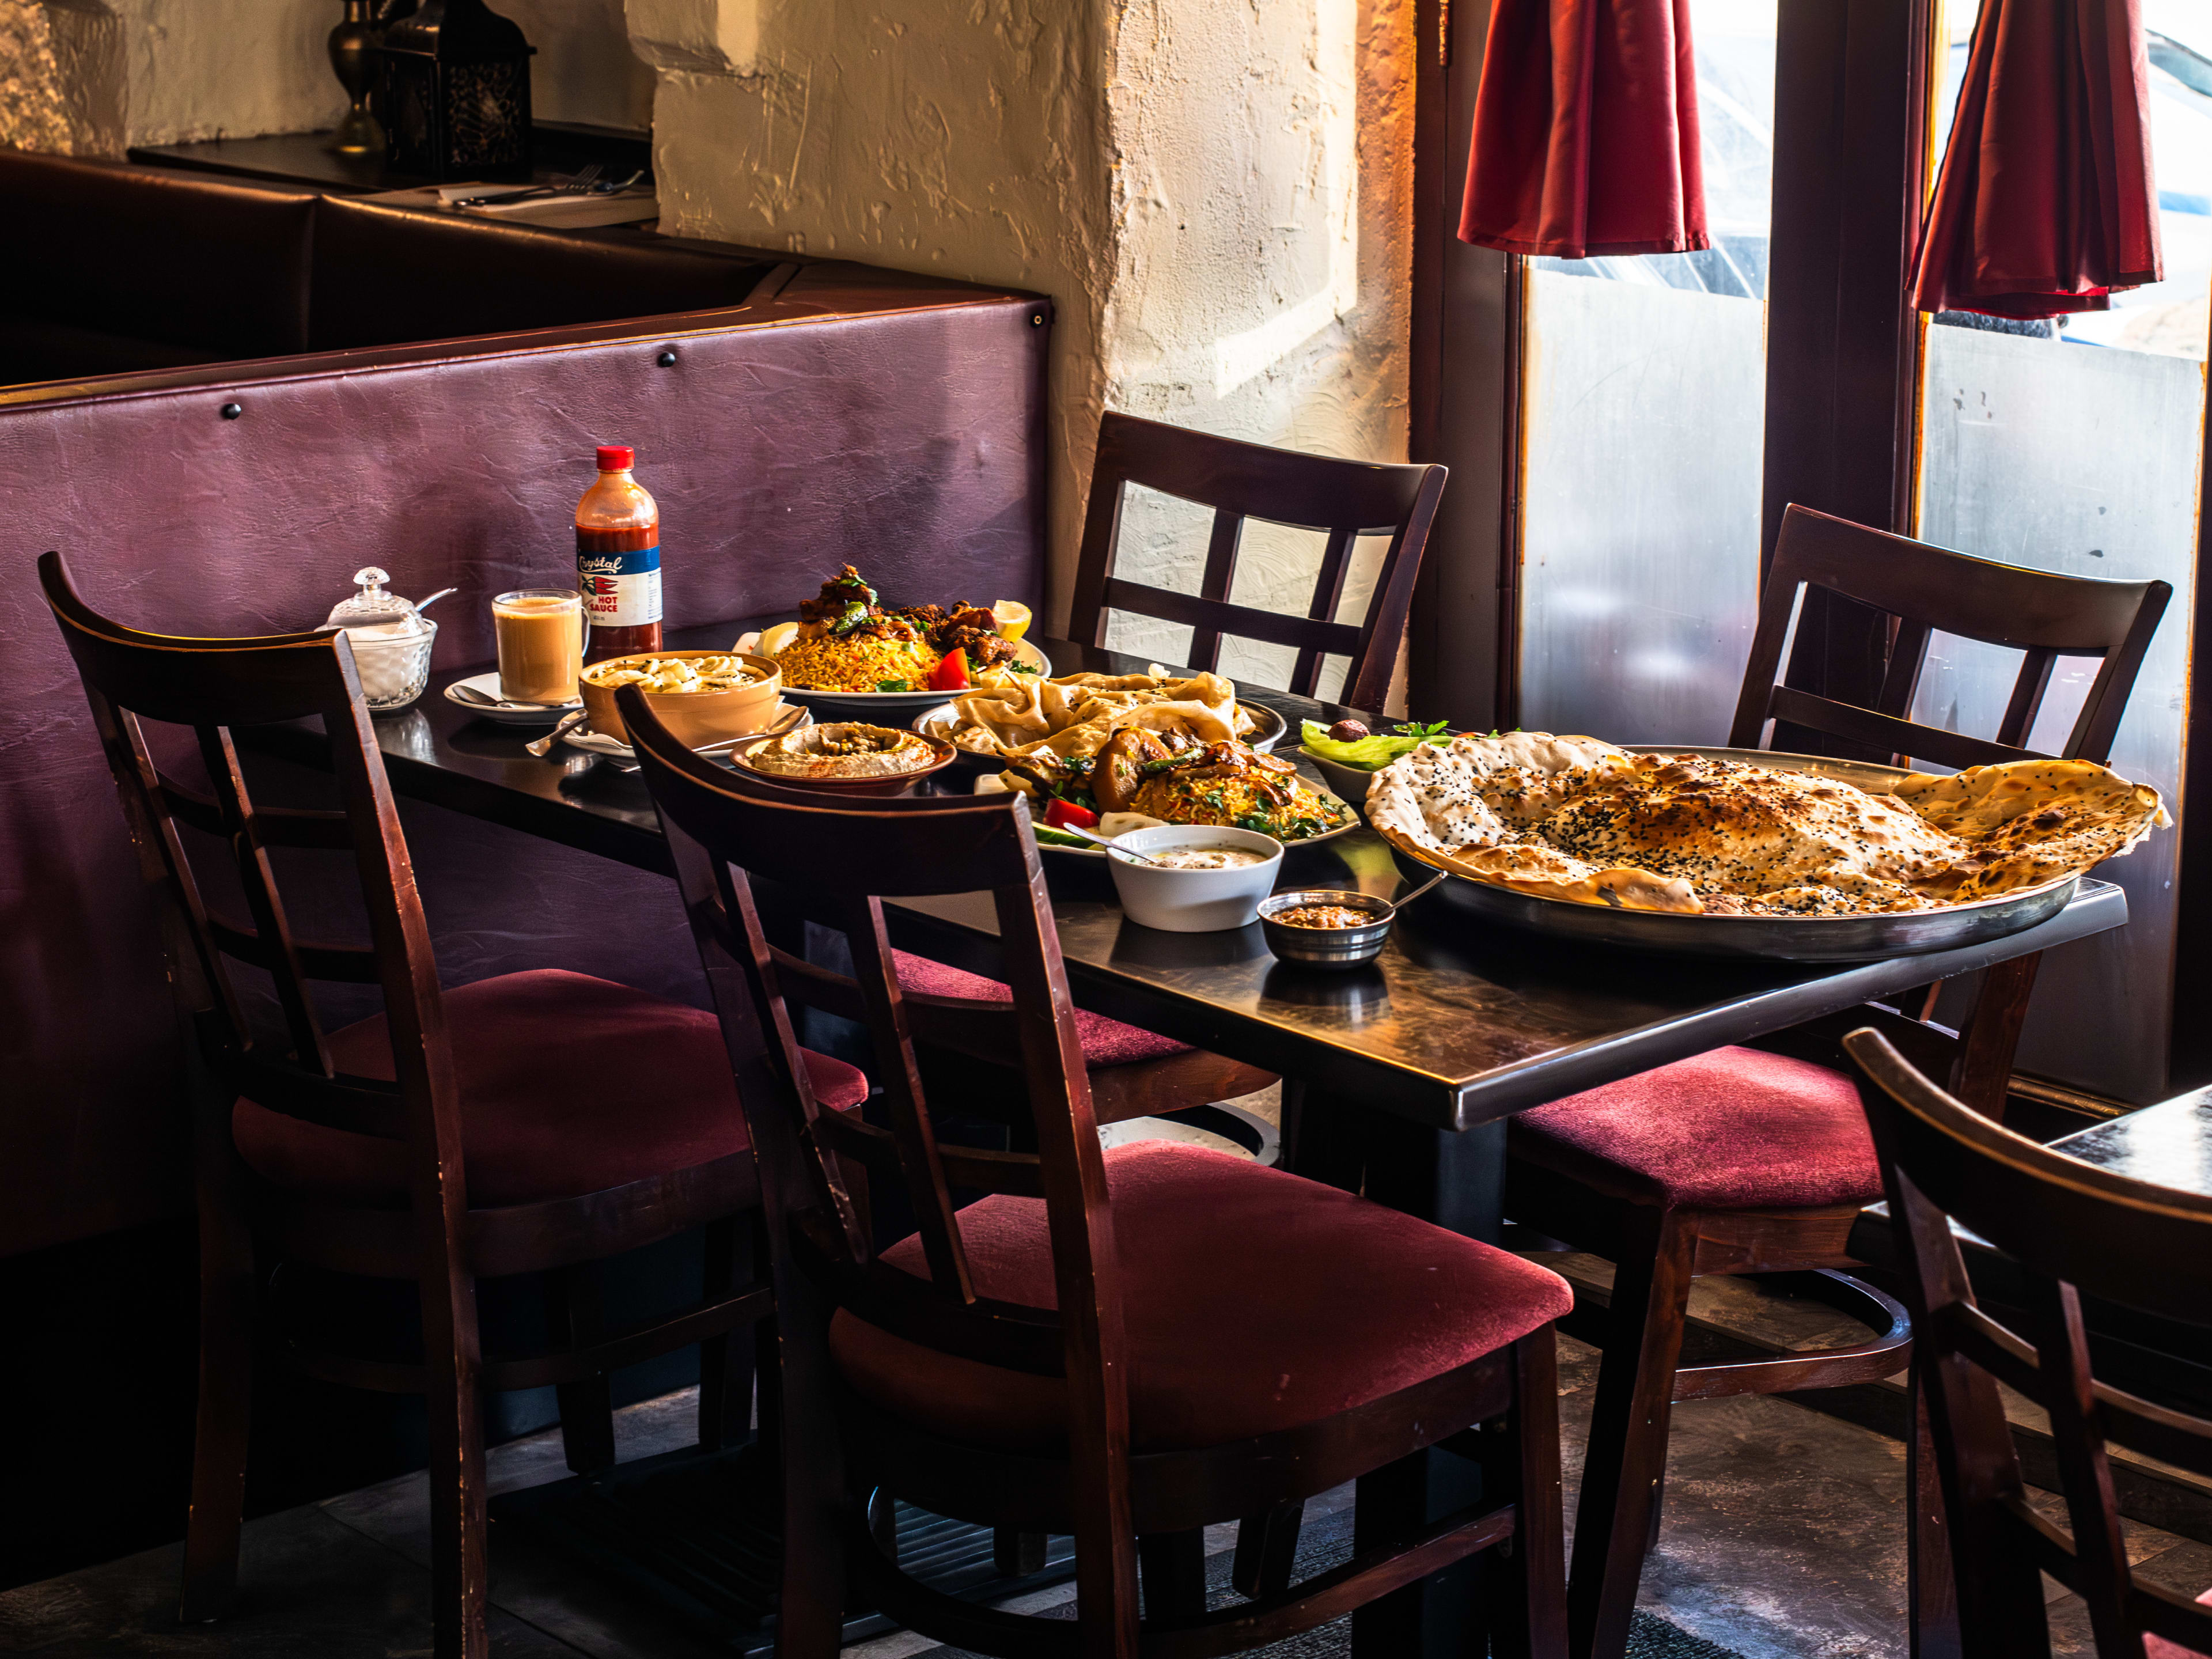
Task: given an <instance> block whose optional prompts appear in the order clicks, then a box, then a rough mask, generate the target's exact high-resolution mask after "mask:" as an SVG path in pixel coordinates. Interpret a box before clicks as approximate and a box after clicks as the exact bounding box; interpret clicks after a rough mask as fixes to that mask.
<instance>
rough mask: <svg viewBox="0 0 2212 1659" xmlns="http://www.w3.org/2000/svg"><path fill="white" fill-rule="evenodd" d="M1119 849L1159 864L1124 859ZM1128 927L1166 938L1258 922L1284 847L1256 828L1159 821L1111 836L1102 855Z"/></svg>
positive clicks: (1215, 931) (1279, 864)
mask: <svg viewBox="0 0 2212 1659" xmlns="http://www.w3.org/2000/svg"><path fill="white" fill-rule="evenodd" d="M1123 849H1127V851H1129V852H1133V853H1142V854H1144V855H1145V856H1146V858H1149V859H1154V860H1158V862H1157V863H1152V864H1145V863H1140V862H1139V860H1135V859H1133V858H1124V857H1123V856H1122V855H1121V854H1122V851H1123ZM1106 862H1107V865H1108V866H1109V868H1111V869H1112V871H1113V872H1114V887H1115V891H1116V892H1118V893H1120V894H1121V910H1122V913H1123V914H1124V915H1127V917H1128V918H1129V920H1130V921H1134V922H1139V923H1141V924H1142V925H1143V926H1145V927H1157V928H1158V929H1159V930H1160V931H1161V932H1163V933H1220V932H1222V931H1223V930H1224V929H1226V928H1231V927H1245V926H1247V925H1248V924H1249V923H1250V922H1252V921H1256V920H1257V919H1258V917H1259V915H1260V901H1261V899H1263V898H1265V897H1267V895H1268V894H1270V893H1272V892H1273V891H1274V890H1275V878H1276V877H1277V876H1278V875H1279V874H1280V873H1281V872H1282V867H1283V843H1282V842H1279V841H1277V840H1276V839H1275V838H1274V837H1273V836H1263V835H1261V833H1260V832H1259V831H1258V830H1256V829H1227V828H1225V827H1220V826H1217V825H1212V824H1191V823H1164V824H1161V825H1159V826H1158V827H1157V828H1155V829H1132V830H1130V831H1128V833H1127V834H1126V835H1121V836H1115V838H1114V844H1113V846H1111V847H1109V848H1107V849H1106Z"/></svg>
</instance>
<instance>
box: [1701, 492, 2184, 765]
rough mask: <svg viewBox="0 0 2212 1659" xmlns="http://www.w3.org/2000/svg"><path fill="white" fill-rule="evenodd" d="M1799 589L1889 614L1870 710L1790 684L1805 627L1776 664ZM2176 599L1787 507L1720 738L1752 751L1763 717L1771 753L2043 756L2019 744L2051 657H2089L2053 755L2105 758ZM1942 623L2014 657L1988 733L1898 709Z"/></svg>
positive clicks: (1905, 706)
mask: <svg viewBox="0 0 2212 1659" xmlns="http://www.w3.org/2000/svg"><path fill="white" fill-rule="evenodd" d="M1808 586H1813V587H1818V588H1822V589H1825V590H1826V591H1827V592H1831V593H1834V594H1838V595H1841V596H1842V597H1843V598H1844V599H1850V600H1853V601H1856V602H1857V603H1858V604H1861V605H1869V606H1871V607H1872V608H1874V609H1875V610H1876V611H1882V612H1884V613H1886V614H1887V615H1888V616H1889V617H1891V618H1893V622H1894V630H1893V637H1892V639H1891V642H1890V647H1889V650H1888V653H1887V661H1886V663H1885V664H1884V665H1883V666H1882V670H1881V674H1880V677H1879V690H1878V691H1877V693H1876V695H1875V700H1874V702H1873V705H1872V706H1871V707H1869V708H1860V707H1858V706H1857V705H1854V704H1851V703H1846V702H1839V701H1838V700H1837V699H1835V698H1833V697H1830V696H1824V695H1822V694H1820V693H1819V692H1815V691H1812V690H1806V689H1804V688H1803V687H1802V685H1800V684H1790V683H1788V682H1789V681H1790V680H1802V679H1803V678H1808V676H1807V675H1805V674H1802V673H1800V672H1799V669H1800V667H1801V663H1802V665H1807V666H1809V665H1811V664H1812V663H1813V662H1814V661H1815V660H1816V659H1817V657H1818V653H1819V652H1820V648H1821V641H1819V640H1817V639H1814V638H1809V637H1808V631H1809V630H1806V629H1802V628H1801V630H1800V633H1799V635H1798V638H1797V641H1796V645H1795V646H1794V647H1792V649H1791V652H1790V659H1791V660H1790V671H1789V673H1788V675H1787V676H1785V675H1784V673H1783V671H1782V670H1783V662H1782V652H1783V646H1784V641H1785V640H1787V639H1788V637H1789V635H1790V623H1791V620H1792V618H1793V617H1795V616H1796V614H1797V602H1798V598H1799V595H1800V594H1801V593H1802V592H1804V590H1805V589H1806V588H1807V587H1808ZM2172 597H2173V590H2172V587H2171V586H2168V585H2167V584H2166V583H2165V582H2162V581H2145V582H2128V581H2106V580H2099V579H2095V578H2091V577H2087V576H2061V575H2055V574H2051V573H2049V572H2047V571H2041V570H2026V569H2022V568H2019V567H2018V566H2015V565H2008V564H1998V563H1996V562H1992V561H1990V560H1988V559H1977V558H1971V557H1969V556H1966V554H1963V553H1953V552H1950V551H1948V550H1945V549H1943V548H1940V547H1931V546H1930V545H1929V544H1927V543H1925V542H1917V541H1914V540H1912V539H1911V538H1910V537H1906V536H1893V535H1889V534H1887V533H1886V532H1882V531H1879V530H1869V529H1868V528H1867V527H1866V526H1863V525H1857V524H1852V523H1850V522H1849V521H1848V520H1843V519H1837V518H1831V517H1830V516H1829V515H1828V514H1826V513H1815V512H1813V511H1812V510H1810V509H1809V508H1807V507H1798V506H1796V505H1794V504H1793V505H1792V506H1791V507H1790V509H1789V511H1788V512H1787V513H1784V515H1783V520H1782V533H1781V535H1780V537H1779V538H1778V539H1777V541H1776V543H1775V549H1774V562H1773V564H1772V566H1771V568H1769V570H1768V572H1767V576H1766V581H1765V586H1764V587H1763V588H1762V590H1761V592H1760V595H1759V627H1758V630H1757V632H1756V633H1755V634H1754V635H1753V639H1752V647H1751V660H1750V662H1749V664H1748V665H1747V666H1746V668H1745V671H1744V680H1743V691H1742V695H1741V698H1740V699H1739V701H1738V702H1737V704H1736V712H1735V726H1734V727H1733V729H1732V730H1731V731H1730V732H1729V744H1731V745H1733V746H1735V747H1737V748H1744V749H1750V748H1757V747H1759V744H1760V739H1761V734H1762V733H1763V732H1765V727H1766V725H1767V722H1768V721H1769V720H1771V721H1773V722H1774V740H1773V743H1772V744H1771V746H1772V747H1773V748H1776V749H1783V750H1808V749H1817V750H1825V751H1826V752H1830V753H1834V754H1838V755H1841V756H1844V757H1847V758H1851V759H1857V760H1870V761H1879V762H1887V761H1890V760H1893V758H1895V757H1898V756H1911V757H1913V758H1915V759H1916V760H1924V761H1930V762H1933V763H1936V764H1937V765H1941V766H1950V767H1959V768H1964V767H1968V766H1984V765H1989V764H1991V763H1996V762H2000V761H2013V760H2031V759H2046V758H2049V757H2046V756H2044V755H2041V754H2039V753H2038V752H2037V751H2034V750H2030V749H2028V748H2027V740H2028V738H2029V736H2030V734H2031V733H2033V731H2034V729H2035V720H2036V716H2037V714H2039V713H2040V712H2041V710H2042V708H2043V699H2044V696H2045V692H2046V691H2047V690H2049V689H2050V684H2051V671H2052V669H2053V668H2054V667H2055V666H2056V665H2057V659H2059V658H2060V657H2098V658H2101V659H2103V660H2102V663H2101V665H2100V667H2099V668H2098V670H2097V675H2096V678H2095V680H2094V681H2093V683H2092V684H2091V685H2090V688H2089V695H2088V696H2087V700H2086V701H2084V702H2083V703H2082V705H2081V715H2080V717H2079V718H2078V719H2076V720H2075V723H2074V729H2073V731H2072V732H2070V733H2069V735H2068V737H2067V739H2066V742H2065V744H2064V746H2063V748H2062V749H2061V750H2060V751H2059V753H2060V755H2061V756H2062V757H2064V758H2066V759H2069V760H2073V759H2079V760H2092V761H2096V762H2099V763H2102V762H2104V761H2105V759H2106V757H2109V756H2110V755H2111V753H2112V738H2113V736H2114V734H2115V733H2116V732H2118V730H2119V724H2120V716H2121V714H2124V712H2125V711H2126V708H2127V704H2128V697H2129V696H2130V693H2131V692H2132V691H2133V690H2135V683H2136V674H2137V673H2138V672H2139V671H2141V669H2142V659H2143V653H2144V652H2145V651H2146V650H2148V648H2149V646H2150V641H2151V636H2152V635H2154V634H2155V633H2156V632H2157V631H2158V624H2159V620H2160V617H2163V616H2164V615H2165V614H2166V602H2167V601H2168V600H2169V599H2172ZM1939 629H1940V630H1941V631H1942V632H1943V633H1946V634H1954V635H1959V636H1960V637H1962V638H1965V639H1970V640H1978V641H1982V642H1983V643H1984V644H1988V645H1998V646H2004V647H2010V648H2012V649H2015V650H2018V651H2020V652H2021V653H2024V655H2023V659H2022V661H2021V670H2020V674H2019V677H2018V678H2017V679H2016V680H2015V682H2014V684H2013V690H2012V696H2011V698H2010V701H2009V702H2008V703H2007V705H2006V708H2005V713H2004V717H2003V720H2002V722H2001V723H2000V725H1999V726H1998V728H1997V731H1996V735H1995V737H1994V738H1977V737H1972V736H1970V735H1967V734H1966V733H1962V732H1948V731H1945V730H1944V729H1942V727H1940V726H1925V725H1922V724H1920V723H1918V722H1917V721H1914V720H1909V719H1907V718H1906V716H1907V714H1909V713H1910V712H1911V707H1912V699H1913V696H1914V694H1915V693H1916V692H1917V690H1918V689H1919V684H1920V675H1921V671H1922V669H1923V665H1925V663H1926V661H1927V657H1928V643H1929V636H1930V635H1931V634H1932V633H1934V632H1935V631H1936V630H1939ZM1837 740H1840V741H1839V742H1838V741H1837Z"/></svg>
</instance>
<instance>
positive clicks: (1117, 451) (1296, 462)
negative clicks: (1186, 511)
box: [1069, 413, 1447, 708]
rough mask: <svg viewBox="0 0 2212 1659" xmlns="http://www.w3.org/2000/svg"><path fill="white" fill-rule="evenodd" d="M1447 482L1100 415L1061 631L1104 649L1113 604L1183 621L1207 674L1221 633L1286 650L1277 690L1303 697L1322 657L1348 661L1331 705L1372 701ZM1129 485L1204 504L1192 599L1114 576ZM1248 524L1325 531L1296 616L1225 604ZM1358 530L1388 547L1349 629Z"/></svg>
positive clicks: (1399, 634)
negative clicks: (1345, 611) (1382, 538)
mask: <svg viewBox="0 0 2212 1659" xmlns="http://www.w3.org/2000/svg"><path fill="white" fill-rule="evenodd" d="M1446 476H1447V474H1446V470H1445V469H1444V468H1443V467H1441V466H1392V465H1382V464H1379V463H1375V462H1368V461H1346V460H1340V459H1336V458H1334V457H1333V456H1326V455H1305V454H1301V453H1298V452H1297V451H1296V450H1289V449H1273V448H1269V447H1267V446H1265V445H1262V444H1248V443H1242V442H1239V441H1237V440H1235V439H1233V438H1220V437H1216V436H1214V435H1212V434H1210V433H1205V432H1191V431H1187V430H1185V429H1184V428H1181V427H1173V426H1166V425H1163V424H1162V423H1161V422H1158V421H1144V420H1139V419H1137V418H1136V417H1135V416H1129V415H1116V414H1112V413H1109V414H1107V415H1105V416H1102V417H1101V418H1100V421H1099V423H1098V450H1097V460H1096V461H1095V463H1094V464H1093V466H1092V469H1091V502H1090V507H1089V509H1088V511H1087V513H1086V514H1085V519H1084V526H1083V550H1082V553H1081V555H1080V556H1079V559H1078V561H1077V566H1076V575H1075V604H1074V609H1073V616H1072V617H1071V620H1070V623H1069V632H1070V635H1072V636H1073V638H1075V639H1077V640H1079V641H1083V642H1084V643H1085V644H1088V645H1103V644H1105V643H1106V624H1107V619H1108V616H1109V612H1110V611H1117V610H1118V611H1135V612H1137V613H1138V614H1139V615H1140V616H1146V617H1156V618H1158V619H1159V620H1161V621H1164V622H1172V623H1187V624H1188V625H1189V627H1190V628H1191V629H1192V634H1191V649H1190V663H1191V665H1192V666H1193V667H1194V668H1205V669H1212V668H1215V667H1217V666H1218V665H1219V663H1220V660H1221V641H1222V637H1223V635H1232V634H1233V635H1237V636H1238V637H1240V638H1244V639H1252V640H1258V641H1261V642H1263V643H1267V644H1271V645H1286V646H1291V647H1295V648H1296V649H1297V653H1298V654H1297V662H1296V664H1295V665H1294V666H1293V667H1292V669H1291V683H1290V685H1289V687H1288V688H1287V689H1288V690H1291V691H1294V692H1296V693H1297V694H1298V695H1299V696H1313V695H1314V688H1315V686H1316V684H1317V683H1318V682H1319V679H1320V677H1321V669H1322V659H1323V658H1324V657H1327V656H1330V655H1336V656H1348V657H1350V658H1351V659H1352V665H1351V667H1350V669H1349V670H1348V671H1346V675H1345V680H1344V690H1343V691H1342V692H1341V693H1340V701H1341V702H1346V703H1349V704H1351V705H1352V706H1353V707H1355V708H1382V707H1383V702H1385V700H1386V699H1387V698H1388V696H1389V690H1390V679H1391V676H1392V674H1393V673H1394V672H1395V671H1396V668H1397V665H1398V653H1399V649H1400V647H1401V644H1402V642H1403V641H1404V639H1405V634H1406V617H1407V613H1408V611H1410V610H1411V608H1412V605H1413V585H1414V583H1415V581H1416V580H1417V579H1418V578H1419V575H1420V568H1421V555H1422V553H1423V551H1424V550H1425V548H1426V547H1427V545H1428V538H1429V529H1430V526H1431V524H1432V523H1433V522H1434V520H1435V519H1436V513H1437V499H1438V498H1439V497H1440V496H1441V495H1443V487H1444V479H1445V477H1446ZM1131 484H1140V485H1142V486H1144V487H1145V488H1146V489H1156V490H1158V491H1160V492H1161V493H1162V494H1164V495H1174V496H1176V497H1179V498H1180V499H1182V500H1183V501H1195V502H1197V503H1198V504H1199V505H1200V506H1202V507H1212V509H1213V528H1212V534H1211V536H1210V537H1209V538H1208V540H1207V544H1206V568H1205V570H1204V572H1203V573H1202V574H1201V575H1200V579H1199V588H1198V592H1196V593H1195V594H1190V593H1182V592H1175V591H1173V590H1170V589H1168V588H1164V587H1156V586H1151V585H1149V584H1146V583H1143V582H1136V581H1131V580H1127V578H1125V577H1121V576H1117V575H1115V574H1114V570H1115V559H1116V554H1117V550H1118V544H1119V543H1120V540H1121V513H1122V507H1123V504H1124V501H1125V500H1126V498H1127V493H1128V487H1129V486H1130V485H1131ZM1248 519H1259V520H1264V521H1266V522H1267V523H1270V524H1280V525H1289V526H1294V527H1297V528H1300V529H1307V530H1320V531H1326V532H1328V542H1327V544H1326V545H1325V546H1324V548H1323V550H1322V558H1321V568H1320V569H1319V571H1318V573H1317V574H1316V579H1315V582H1314V592H1313V599H1312V602H1311V604H1310V605H1308V607H1307V610H1306V614H1305V615H1304V617H1285V616H1280V615H1278V614H1277V613H1275V612H1273V611H1258V610H1255V609H1253V608H1252V607H1251V606H1249V605H1237V604H1234V603H1232V602H1231V599H1230V597H1229V595H1230V591H1231V588H1232V587H1233V586H1235V583H1236V577H1237V551H1238V548H1239V546H1240V544H1241V542H1242V539H1243V530H1244V523H1245V520H1248ZM1362 534H1375V535H1382V534H1388V535H1389V538H1390V545H1389V550H1387V551H1386V552H1385V553H1384V554H1383V567H1382V569H1381V571H1380V573H1379V574H1377V576H1376V583H1375V592H1374V593H1373V595H1372V596H1371V597H1370V599H1369V600H1368V606H1367V615H1366V617H1365V618H1364V620H1363V621H1362V622H1361V623H1359V624H1358V625H1357V626H1356V627H1355V626H1353V625H1352V624H1350V623H1339V622H1338V621H1336V620H1335V618H1336V611H1337V607H1338V605H1340V604H1341V603H1342V601H1343V599H1344V586H1345V579H1346V575H1347V574H1348V572H1349V569H1350V565H1351V558H1350V554H1351V550H1352V543H1353V542H1354V541H1355V540H1356V539H1357V538H1358V537H1359V536H1361V535H1362Z"/></svg>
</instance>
